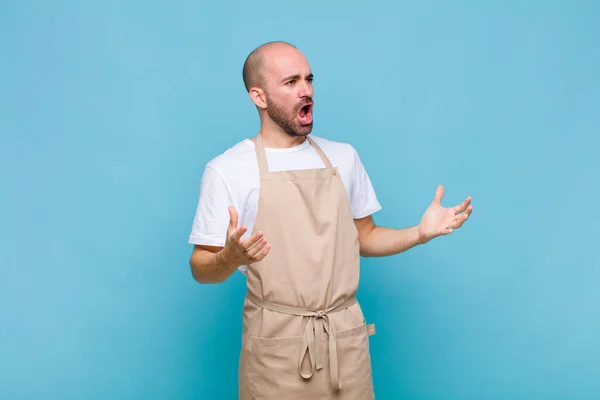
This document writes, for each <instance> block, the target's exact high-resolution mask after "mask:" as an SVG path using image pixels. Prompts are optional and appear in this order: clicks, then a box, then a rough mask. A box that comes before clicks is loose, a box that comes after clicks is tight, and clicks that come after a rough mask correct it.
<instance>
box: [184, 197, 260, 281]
mask: <svg viewBox="0 0 600 400" xmlns="http://www.w3.org/2000/svg"><path fill="white" fill-rule="evenodd" d="M229 216H230V220H229V226H228V227H227V239H226V240H225V246H224V247H218V246H202V245H195V246H194V250H193V251H192V255H191V257H190V267H191V269H192V276H193V277H194V279H195V280H196V281H198V282H200V283H221V282H224V281H225V280H227V278H229V277H230V276H231V275H232V274H233V273H234V272H235V270H236V269H237V268H238V267H239V266H240V265H248V264H250V263H253V262H257V261H260V260H262V259H263V258H264V257H265V256H266V255H267V254H268V253H269V250H270V248H271V245H269V244H268V243H267V241H266V239H265V238H264V237H263V234H262V232H255V233H254V234H253V235H252V236H250V237H249V238H248V239H246V240H242V239H241V238H242V236H243V235H244V233H246V230H247V227H246V226H241V227H239V228H238V215H237V212H236V211H235V209H234V208H233V207H229Z"/></svg>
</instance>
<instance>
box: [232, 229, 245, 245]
mask: <svg viewBox="0 0 600 400" xmlns="http://www.w3.org/2000/svg"><path fill="white" fill-rule="evenodd" d="M247 230H248V228H247V227H246V225H242V226H240V227H239V228H236V229H235V230H234V231H233V233H232V234H231V240H232V241H233V242H235V243H239V242H240V239H241V238H242V236H244V233H246V231H247Z"/></svg>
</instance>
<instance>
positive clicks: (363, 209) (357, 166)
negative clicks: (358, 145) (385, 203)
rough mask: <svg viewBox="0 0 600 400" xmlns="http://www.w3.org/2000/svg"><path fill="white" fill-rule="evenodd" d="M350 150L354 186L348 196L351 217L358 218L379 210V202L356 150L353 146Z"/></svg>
mask: <svg viewBox="0 0 600 400" xmlns="http://www.w3.org/2000/svg"><path fill="white" fill-rule="evenodd" d="M352 151H353V153H354V168H353V169H354V186H353V188H352V193H351V198H350V207H351V209H352V217H353V218H354V219H359V218H364V217H367V216H369V215H371V214H373V213H375V212H377V211H379V210H381V204H380V203H379V201H378V200H377V195H376V194H375V189H374V188H373V184H372V183H371V179H370V178H369V174H368V173H367V171H366V169H365V166H364V165H363V163H362V161H361V159H360V157H359V155H358V152H357V151H356V149H354V148H352Z"/></svg>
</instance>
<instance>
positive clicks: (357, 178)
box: [189, 135, 381, 275]
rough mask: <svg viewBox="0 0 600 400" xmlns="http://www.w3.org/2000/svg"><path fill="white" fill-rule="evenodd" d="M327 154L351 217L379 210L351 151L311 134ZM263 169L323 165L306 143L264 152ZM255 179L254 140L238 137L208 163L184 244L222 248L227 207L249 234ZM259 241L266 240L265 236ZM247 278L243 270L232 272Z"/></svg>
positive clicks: (257, 181) (257, 184)
mask: <svg viewBox="0 0 600 400" xmlns="http://www.w3.org/2000/svg"><path fill="white" fill-rule="evenodd" d="M310 137H311V139H313V140H314V141H315V142H316V143H317V144H318V145H319V146H320V147H321V149H322V150H323V152H324V153H325V154H326V155H327V157H328V158H329V160H330V161H331V163H332V164H333V166H334V167H337V168H338V170H339V172H340V177H341V178H342V182H343V183H344V186H345V188H346V192H347V193H348V199H349V202H350V208H351V212H352V216H353V218H355V219H358V218H362V217H366V216H368V215H371V214H373V213H374V212H376V211H379V210H380V209H381V205H380V204H379V202H378V200H377V197H376V195H375V191H374V190H373V186H372V184H371V181H370V179H369V176H368V174H367V172H366V170H365V168H364V166H363V164H362V162H361V161H360V158H359V156H358V153H357V152H356V150H355V149H354V148H353V147H352V146H351V145H349V144H347V143H341V142H334V141H331V140H328V139H324V138H321V137H316V136H313V135H311V136H310ZM265 152H266V154H267V163H268V165H269V171H282V170H299V169H312V168H323V167H325V165H324V164H323V161H322V160H321V158H320V157H319V154H318V153H317V152H316V151H315V149H314V148H313V147H312V146H311V144H310V142H309V141H308V140H305V141H304V142H303V143H302V144H300V145H298V146H295V147H291V148H284V149H281V148H266V149H265ZM259 188H260V178H259V170H258V160H257V158H256V150H255V147H254V142H253V141H252V140H250V139H244V140H242V141H241V142H239V143H237V144H236V145H234V146H233V147H231V148H229V149H227V150H226V151H225V152H224V153H222V154H220V155H218V156H217V157H215V158H213V159H212V160H211V161H209V162H208V163H207V165H206V167H205V169H204V173H203V175H202V179H201V183H200V195H199V200H198V207H197V209H196V215H195V217H194V222H193V225H192V230H191V233H190V236H189V243H191V244H201V245H207V246H224V245H225V238H226V235H227V226H228V225H229V211H228V210H227V208H228V207H229V206H230V205H233V206H234V207H235V209H236V211H237V213H238V226H241V225H246V227H247V228H248V230H247V231H246V233H245V234H244V238H247V237H248V236H250V235H251V234H252V229H253V225H254V219H255V217H256V212H257V210H258V194H259ZM265 238H266V239H267V241H268V240H269V239H268V238H267V237H266V235H265ZM238 269H239V270H240V271H241V272H242V273H243V274H244V275H247V269H246V266H241V267H239V268H238Z"/></svg>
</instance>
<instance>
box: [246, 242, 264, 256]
mask: <svg viewBox="0 0 600 400" xmlns="http://www.w3.org/2000/svg"><path fill="white" fill-rule="evenodd" d="M266 245H267V240H266V239H265V238H262V239H260V240H259V241H258V242H256V243H254V245H252V247H251V248H250V249H248V250H247V251H246V254H248V257H250V258H254V257H255V256H256V255H257V254H258V253H260V251H261V250H262V249H264V247H265V246H266Z"/></svg>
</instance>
